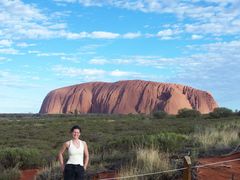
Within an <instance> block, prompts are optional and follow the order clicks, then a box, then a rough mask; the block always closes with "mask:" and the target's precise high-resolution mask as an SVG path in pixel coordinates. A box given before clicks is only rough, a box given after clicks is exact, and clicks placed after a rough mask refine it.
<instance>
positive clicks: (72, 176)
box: [63, 164, 84, 180]
mask: <svg viewBox="0 0 240 180" xmlns="http://www.w3.org/2000/svg"><path fill="white" fill-rule="evenodd" d="M63 174H64V180H83V179H84V168H83V166H81V165H74V164H66V166H65V168H64V173H63Z"/></svg>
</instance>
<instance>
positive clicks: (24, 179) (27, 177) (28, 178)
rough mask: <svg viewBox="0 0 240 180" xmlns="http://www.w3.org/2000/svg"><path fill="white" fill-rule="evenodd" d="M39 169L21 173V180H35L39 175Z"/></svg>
mask: <svg viewBox="0 0 240 180" xmlns="http://www.w3.org/2000/svg"><path fill="white" fill-rule="evenodd" d="M37 172H38V169H26V170H23V171H21V178H20V180H34V179H35V175H36V174H37Z"/></svg>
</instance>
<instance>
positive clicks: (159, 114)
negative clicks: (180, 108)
mask: <svg viewBox="0 0 240 180" xmlns="http://www.w3.org/2000/svg"><path fill="white" fill-rule="evenodd" d="M166 116H167V113H166V112H165V111H156V112H154V113H153V117H155V118H157V119H162V118H165V117H166Z"/></svg>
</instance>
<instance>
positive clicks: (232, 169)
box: [197, 152, 240, 180]
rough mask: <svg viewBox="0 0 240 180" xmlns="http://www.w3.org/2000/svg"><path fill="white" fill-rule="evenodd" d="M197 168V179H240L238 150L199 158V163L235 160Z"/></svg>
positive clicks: (239, 155)
mask: <svg viewBox="0 0 240 180" xmlns="http://www.w3.org/2000/svg"><path fill="white" fill-rule="evenodd" d="M236 159H239V160H237V161H234V162H224V163H221V164H215V165H210V166H206V167H200V168H198V169H197V177H198V180H240V152H238V153H234V154H232V155H228V156H222V157H211V158H202V159H199V163H200V165H204V164H209V163H215V162H220V161H228V160H236Z"/></svg>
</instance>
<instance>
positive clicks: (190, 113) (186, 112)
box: [177, 108, 201, 118]
mask: <svg viewBox="0 0 240 180" xmlns="http://www.w3.org/2000/svg"><path fill="white" fill-rule="evenodd" d="M200 116H201V113H200V112H199V111H197V110H195V109H187V108H183V109H180V110H178V114H177V117H179V118H188V117H200Z"/></svg>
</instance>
